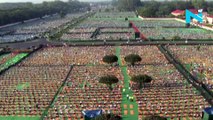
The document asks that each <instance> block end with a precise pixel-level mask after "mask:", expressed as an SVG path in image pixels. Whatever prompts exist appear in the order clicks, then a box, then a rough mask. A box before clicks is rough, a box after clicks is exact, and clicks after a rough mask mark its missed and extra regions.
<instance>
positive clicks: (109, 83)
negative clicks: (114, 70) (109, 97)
mask: <svg viewBox="0 0 213 120" xmlns="http://www.w3.org/2000/svg"><path fill="white" fill-rule="evenodd" d="M118 81H119V80H118V78H117V77H116V76H114V75H106V76H103V77H101V78H100V79H99V83H103V84H106V85H107V86H108V87H109V89H110V90H112V89H113V88H112V84H115V83H118Z"/></svg>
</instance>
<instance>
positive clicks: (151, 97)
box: [128, 64, 211, 119]
mask: <svg viewBox="0 0 213 120" xmlns="http://www.w3.org/2000/svg"><path fill="white" fill-rule="evenodd" d="M128 73H129V75H130V76H133V75H137V74H147V75H149V76H151V77H152V79H153V80H152V82H151V83H148V84H145V85H144V87H143V88H142V90H139V89H138V85H137V84H135V83H132V82H130V84H131V86H132V89H133V91H134V95H135V97H136V101H137V103H138V108H139V118H140V119H142V118H143V117H145V116H150V115H153V114H158V115H160V116H163V117H166V118H171V119H174V118H176V119H183V118H186V119H187V118H190V119H201V117H202V111H203V109H204V108H206V107H210V106H211V105H210V104H208V102H207V101H206V100H205V99H204V97H203V96H202V95H201V94H200V93H199V92H198V91H197V90H196V89H195V88H194V87H192V86H191V85H190V84H189V83H188V82H187V81H186V79H184V78H183V76H182V75H181V74H180V73H179V72H178V71H177V70H176V69H175V67H174V66H173V65H171V64H164V65H145V66H137V67H128Z"/></svg>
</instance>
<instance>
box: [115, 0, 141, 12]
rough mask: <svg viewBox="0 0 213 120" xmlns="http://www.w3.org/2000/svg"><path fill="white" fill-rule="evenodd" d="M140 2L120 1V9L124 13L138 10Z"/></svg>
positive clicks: (132, 0)
mask: <svg viewBox="0 0 213 120" xmlns="http://www.w3.org/2000/svg"><path fill="white" fill-rule="evenodd" d="M140 4H141V2H140V0H118V9H120V10H124V11H132V10H136V8H137V7H138V6H140Z"/></svg>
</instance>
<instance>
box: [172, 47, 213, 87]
mask: <svg viewBox="0 0 213 120" xmlns="http://www.w3.org/2000/svg"><path fill="white" fill-rule="evenodd" d="M168 48H169V50H170V51H171V52H172V54H173V56H174V57H175V58H176V59H178V60H180V62H181V63H182V64H184V65H185V67H186V68H187V69H188V70H189V71H190V72H191V73H192V74H193V75H194V76H195V77H196V78H197V79H198V80H199V81H201V82H203V83H205V84H206V85H207V86H208V87H209V88H210V89H212V90H213V46H169V47H168Z"/></svg>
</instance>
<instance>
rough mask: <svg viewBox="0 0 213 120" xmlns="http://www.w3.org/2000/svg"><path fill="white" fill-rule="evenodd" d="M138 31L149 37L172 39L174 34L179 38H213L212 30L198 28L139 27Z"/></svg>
mask: <svg viewBox="0 0 213 120" xmlns="http://www.w3.org/2000/svg"><path fill="white" fill-rule="evenodd" d="M140 31H141V32H142V34H143V35H145V36H146V37H147V38H151V39H164V38H165V39H173V38H174V36H179V37H180V38H181V39H195V40H196V39H213V34H212V32H210V31H207V30H204V29H200V28H141V29H140Z"/></svg>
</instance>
